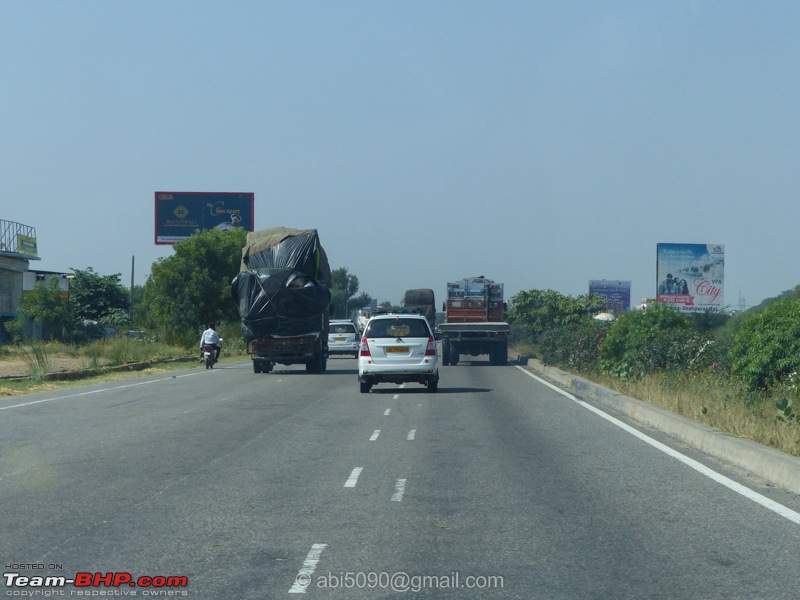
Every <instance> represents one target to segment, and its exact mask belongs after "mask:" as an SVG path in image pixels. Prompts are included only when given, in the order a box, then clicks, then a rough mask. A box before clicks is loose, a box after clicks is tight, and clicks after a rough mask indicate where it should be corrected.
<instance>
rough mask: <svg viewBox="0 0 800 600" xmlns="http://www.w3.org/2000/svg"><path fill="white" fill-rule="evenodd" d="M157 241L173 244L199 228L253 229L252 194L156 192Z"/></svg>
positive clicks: (201, 229) (204, 229)
mask: <svg viewBox="0 0 800 600" xmlns="http://www.w3.org/2000/svg"><path fill="white" fill-rule="evenodd" d="M155 197H156V207H155V216H156V227H155V231H156V244H174V243H175V242H180V241H181V240H185V239H186V238H188V237H189V236H191V235H192V234H193V233H194V232H195V231H197V230H198V229H199V230H200V231H206V230H208V229H223V230H224V229H231V228H233V227H242V228H243V229H244V230H245V231H253V223H254V218H253V210H254V206H255V195H254V194H252V193H237V192H156V194H155Z"/></svg>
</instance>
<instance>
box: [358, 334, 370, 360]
mask: <svg viewBox="0 0 800 600" xmlns="http://www.w3.org/2000/svg"><path fill="white" fill-rule="evenodd" d="M359 354H360V355H361V356H372V354H370V352H369V344H367V338H366V337H363V338H361V348H360V349H359Z"/></svg>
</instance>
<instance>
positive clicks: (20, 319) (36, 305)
mask: <svg viewBox="0 0 800 600" xmlns="http://www.w3.org/2000/svg"><path fill="white" fill-rule="evenodd" d="M26 324H32V325H33V326H34V328H36V329H39V328H40V329H41V337H42V339H44V340H51V339H58V340H62V341H67V340H69V339H70V338H71V337H72V334H73V333H74V331H75V327H76V324H77V309H76V305H75V303H74V302H73V301H71V300H69V299H66V298H64V296H63V294H62V291H61V288H59V286H58V281H57V280H55V279H47V280H45V281H44V282H42V283H40V284H37V285H36V287H35V288H34V289H33V290H32V291H30V292H29V293H27V294H25V295H23V297H22V299H21V300H20V303H19V307H18V308H17V318H16V319H14V324H13V325H11V327H10V328H9V329H10V333H11V334H12V335H13V336H14V337H15V338H17V339H24V338H26V337H36V336H35V335H33V331H32V328H30V327H28V326H26Z"/></svg>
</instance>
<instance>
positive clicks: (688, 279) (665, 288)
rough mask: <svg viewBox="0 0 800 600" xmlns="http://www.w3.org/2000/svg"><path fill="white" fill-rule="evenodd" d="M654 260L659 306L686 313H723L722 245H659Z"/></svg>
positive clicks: (723, 250)
mask: <svg viewBox="0 0 800 600" xmlns="http://www.w3.org/2000/svg"><path fill="white" fill-rule="evenodd" d="M656 256H657V258H656V278H657V286H658V288H657V295H656V299H657V300H658V302H663V303H665V304H671V305H672V306H674V307H675V308H676V309H678V310H679V311H681V312H685V313H693V312H706V311H710V312H720V311H722V309H723V307H724V305H725V298H724V293H723V292H724V289H725V285H724V284H725V277H724V269H725V246H724V245H723V244H658V245H657V248H656Z"/></svg>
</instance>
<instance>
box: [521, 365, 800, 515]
mask: <svg viewBox="0 0 800 600" xmlns="http://www.w3.org/2000/svg"><path fill="white" fill-rule="evenodd" d="M516 367H517V369H519V370H520V371H522V372H523V373H525V374H526V375H528V376H529V377H532V378H533V379H535V380H536V381H538V382H539V383H542V384H544V385H546V386H547V387H549V388H550V389H552V390H555V391H556V392H558V393H559V394H561V395H562V396H565V397H567V398H569V399H570V400H572V401H573V402H575V403H576V404H577V405H578V406H582V407H583V408H585V409H586V410H589V411H591V412H593V413H595V414H596V415H598V416H599V417H602V418H603V419H605V420H606V421H608V422H609V423H612V424H613V425H616V426H617V427H619V428H620V429H622V430H623V431H626V432H628V433H630V434H631V435H633V436H635V437H637V438H638V439H640V440H642V441H643V442H645V443H647V444H650V445H651V446H652V447H653V448H655V449H656V450H660V451H661V452H663V453H664V454H666V455H667V456H670V457H672V458H674V459H676V460H678V461H680V462H682V463H683V464H685V465H686V466H688V467H691V468H692V469H694V470H695V471H697V472H698V473H700V474H701V475H705V476H706V477H708V478H709V479H711V480H712V481H715V482H717V483H719V484H720V485H724V486H725V487H727V488H728V489H730V490H732V491H734V492H736V493H737V494H740V495H742V496H744V497H745V498H747V499H748V500H751V501H753V502H755V503H757V504H760V505H761V506H763V507H764V508H766V509H767V510H771V511H772V512H774V513H776V514H778V515H780V516H782V517H783V518H785V519H788V520H789V521H791V522H793V523H795V524H797V525H800V513H797V512H795V511H793V510H792V509H790V508H788V507H786V506H784V505H783V504H779V503H777V502H775V501H774V500H771V499H769V498H767V497H766V496H762V495H761V494H759V493H758V492H755V491H753V490H751V489H750V488H749V487H747V486H744V485H742V484H740V483H737V482H735V481H734V480H733V479H730V478H728V477H725V475H722V474H721V473H717V472H716V471H714V470H713V469H710V468H709V467H707V466H705V465H704V464H702V463H700V462H697V461H696V460H694V459H692V458H689V457H688V456H686V455H685V454H681V453H680V452H678V451H677V450H674V449H673V448H670V447H669V446H667V445H666V444H662V443H661V442H659V441H657V440H654V439H653V438H651V437H649V436H647V435H645V434H643V433H642V432H641V431H639V430H638V429H635V428H633V427H631V426H630V425H628V424H626V423H623V422H622V421H620V420H619V419H616V418H614V417H612V416H611V415H609V414H608V413H606V412H603V411H602V410H600V409H599V408H595V407H594V406H592V405H591V404H588V403H586V402H583V401H581V400H578V399H577V398H576V397H575V396H573V395H572V394H570V393H568V392H565V391H564V390H562V389H561V388H559V387H558V386H555V385H553V384H552V383H550V382H549V381H545V380H544V379H542V378H541V377H537V376H536V375H534V374H533V373H531V372H530V371H527V370H526V369H523V368H522V367H521V366H518V365H517V366H516Z"/></svg>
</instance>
